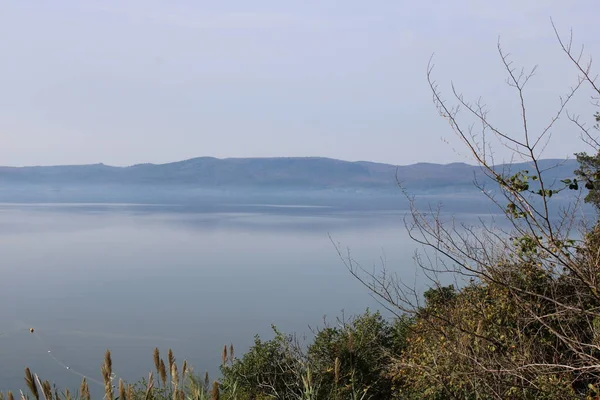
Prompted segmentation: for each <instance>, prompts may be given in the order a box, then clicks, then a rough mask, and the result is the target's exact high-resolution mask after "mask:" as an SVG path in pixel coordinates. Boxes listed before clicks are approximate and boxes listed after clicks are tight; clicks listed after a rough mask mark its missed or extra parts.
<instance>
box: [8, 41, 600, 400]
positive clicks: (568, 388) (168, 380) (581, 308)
mask: <svg viewBox="0 0 600 400" xmlns="http://www.w3.org/2000/svg"><path fill="white" fill-rule="evenodd" d="M555 31H556V30H555ZM557 38H558V41H559V44H560V46H561V47H562V49H563V51H564V52H565V54H566V55H567V57H568V58H569V59H570V60H572V61H573V63H574V65H575V67H576V69H577V71H578V72H579V76H578V79H577V81H576V83H575V85H574V86H573V87H572V88H571V89H570V90H569V92H568V93H567V94H566V95H565V96H564V97H563V98H562V99H561V101H560V103H559V106H558V110H557V112H556V113H555V114H554V115H553V116H551V118H550V121H549V123H548V124H547V125H546V127H544V128H543V129H542V131H541V132H538V134H537V135H534V134H533V133H532V130H531V128H530V124H529V121H528V117H527V108H526V102H525V98H526V95H525V94H526V91H525V87H526V84H527V82H528V81H529V80H530V78H531V77H532V76H533V72H532V73H531V74H524V73H518V72H516V70H515V69H514V68H513V67H512V63H511V61H510V60H509V59H508V57H507V55H506V54H505V53H504V52H503V50H502V48H501V47H500V46H498V50H499V53H500V56H501V60H502V62H503V64H504V66H505V67H506V72H507V74H508V82H509V85H510V86H511V87H512V88H514V90H515V93H516V95H517V98H518V99H519V102H520V104H521V109H522V115H521V119H522V132H521V133H520V134H515V135H508V134H505V133H503V132H502V131H500V130H499V129H498V128H496V126H495V124H494V123H493V122H492V121H491V120H490V119H489V118H488V114H487V111H486V109H485V107H484V106H483V105H482V103H476V104H471V103H468V102H467V101H466V100H464V98H463V96H462V95H460V94H458V93H457V92H456V91H454V95H455V98H456V100H457V101H458V104H459V105H460V106H461V107H462V108H463V109H465V110H467V111H468V114H469V115H470V116H473V117H474V118H475V120H476V122H478V123H479V125H480V126H481V127H482V128H481V129H482V130H481V132H480V134H476V133H475V132H474V130H473V129H471V128H468V129H464V128H463V124H461V123H460V122H459V119H458V112H457V111H458V109H457V108H451V107H450V106H448V105H447V103H446V101H444V100H443V99H442V97H441V94H440V91H439V90H438V87H437V85H436V83H435V82H434V81H433V80H432V78H431V77H432V69H431V68H430V69H429V71H428V78H429V83H430V86H431V89H432V93H433V96H434V101H435V103H436V105H437V107H438V110H439V111H440V114H441V115H442V116H443V117H444V118H446V119H447V120H448V121H449V123H450V126H451V127H452V129H453V130H454V132H455V133H456V134H457V135H458V137H459V138H460V139H461V140H462V141H463V142H464V144H465V145H466V147H467V148H468V149H469V150H470V152H471V154H472V155H473V157H474V159H475V160H476V161H477V163H478V165H479V166H480V167H481V171H482V173H483V174H484V175H485V176H486V177H487V178H489V180H488V182H489V181H493V182H495V187H494V188H495V189H497V190H496V191H495V192H492V191H488V190H487V188H486V187H485V185H484V184H482V183H481V182H477V181H476V182H475V185H476V186H478V187H479V188H480V189H481V190H482V192H483V193H484V195H486V196H488V197H489V199H490V200H491V201H492V202H493V203H494V204H496V205H497V206H498V207H499V209H500V210H502V212H503V213H504V219H505V222H508V223H509V224H510V227H511V228H510V230H505V229H503V228H501V227H500V226H498V225H496V224H495V223H494V222H493V221H492V222H487V221H485V220H482V221H481V224H480V225H479V226H467V225H458V224H456V223H455V222H453V221H446V220H444V219H443V218H442V216H441V214H440V213H439V212H436V211H438V210H433V212H432V210H428V211H427V212H421V211H420V210H418V209H417V207H416V206H415V205H414V204H415V203H414V202H412V203H411V204H412V205H413V207H412V209H411V211H412V212H411V215H410V218H408V219H407V221H406V222H407V227H408V229H409V232H410V233H411V237H412V238H413V239H414V240H416V241H417V242H418V243H420V244H422V245H423V246H424V251H423V253H422V255H421V256H420V257H417V262H418V265H419V266H420V268H421V269H422V271H423V272H424V273H425V274H426V276H427V277H429V279H430V280H431V282H430V283H431V284H430V285H429V287H430V288H429V289H428V290H427V291H425V292H424V293H419V292H418V290H416V288H413V287H409V286H408V285H406V284H405V283H404V282H402V281H401V280H399V279H398V278H396V275H394V274H393V273H391V272H390V271H389V270H386V267H385V266H384V267H383V269H382V270H380V271H375V272H372V271H370V270H366V269H364V268H362V267H361V266H360V265H358V264H357V263H356V262H355V261H354V260H353V259H352V258H351V256H350V255H349V254H348V255H345V253H342V252H341V251H340V250H339V247H337V248H338V251H339V253H340V256H341V257H342V260H343V261H344V262H345V264H346V266H347V268H348V269H349V271H350V272H351V273H352V274H353V275H354V276H355V277H356V278H357V279H358V280H359V281H360V282H362V283H363V284H364V285H365V286H366V287H367V288H369V290H371V291H372V293H373V294H374V296H376V297H377V298H378V299H379V300H380V301H381V304H382V306H384V307H385V308H386V309H387V310H388V311H390V312H392V313H394V314H395V315H396V317H395V318H394V319H392V320H386V319H385V318H383V317H382V316H381V315H380V314H379V313H372V312H370V311H368V310H367V312H366V313H364V314H363V315H359V316H356V317H354V318H350V319H340V320H338V321H337V322H338V323H337V324H335V326H325V327H323V328H322V329H320V330H318V331H316V332H315V335H314V339H313V340H312V341H311V342H310V343H308V344H304V343H302V342H301V341H300V340H298V338H296V337H295V336H294V335H287V334H284V333H282V332H280V331H279V330H278V329H277V328H276V327H273V331H274V338H273V339H271V340H268V341H263V340H262V339H261V338H259V337H256V338H255V342H254V345H253V346H252V347H251V348H250V349H249V351H248V352H247V353H246V354H244V355H243V356H242V357H241V358H236V357H235V356H234V354H233V347H229V348H228V347H225V348H224V349H223V363H222V366H221V372H222V378H221V379H219V380H218V381H215V382H213V383H212V384H210V381H209V380H208V378H207V377H205V378H204V379H200V378H199V377H197V376H196V375H194V374H193V372H192V370H191V368H190V367H189V366H187V364H186V362H185V361H184V362H183V364H182V365H181V367H178V365H177V363H176V362H175V358H174V357H173V354H172V352H169V354H168V358H167V362H166V363H165V362H164V361H163V359H162V358H161V357H160V354H159V351H158V349H157V350H155V353H154V369H155V371H153V373H150V375H149V376H148V379H147V380H145V381H143V382H142V383H138V384H135V385H130V384H126V383H124V382H122V381H119V384H118V387H114V388H113V385H112V362H111V359H110V353H109V352H107V353H106V357H105V362H104V365H103V367H102V376H103V378H104V383H105V398H106V399H114V398H119V399H120V400H125V399H138V398H144V399H146V400H149V399H157V400H158V399H160V400H162V399H165V400H166V399H173V400H178V399H248V400H250V399H256V400H258V399H304V400H309V399H353V400H358V399H431V400H437V399H440V400H441V399H473V400H474V399H547V400H552V399H600V251H599V249H600V224H599V223H598V220H597V216H594V217H593V218H592V220H591V221H586V220H585V219H583V218H582V217H581V215H580V214H579V213H578V212H579V211H580V207H581V201H580V199H581V198H582V197H583V195H584V194H585V195H586V197H585V201H587V202H588V203H590V204H593V205H594V206H596V208H598V209H600V195H599V194H598V193H599V192H598V182H600V146H599V145H598V142H597V141H596V139H595V138H594V136H593V132H594V130H593V129H590V130H588V129H587V128H586V126H585V124H583V123H581V122H580V121H579V119H578V118H576V117H574V116H573V115H571V114H569V113H567V112H566V106H567V104H568V102H569V101H570V99H571V98H572V97H573V96H574V95H575V93H576V92H577V91H578V90H580V89H581V88H583V87H586V86H587V87H589V88H590V89H591V90H592V91H593V92H594V93H595V95H597V96H600V90H599V88H598V87H597V86H596V83H595V81H594V79H593V78H592V76H591V63H588V64H583V61H582V59H581V56H580V55H576V54H574V53H573V51H572V47H571V43H572V41H571V40H569V41H563V40H562V39H561V37H560V36H559V35H558V33H557ZM597 98H598V97H596V99H597ZM563 114H566V115H567V116H568V117H569V118H570V119H571V121H573V122H574V123H575V125H576V126H577V127H579V128H580V129H581V130H582V132H583V138H584V140H585V141H586V142H587V143H588V144H590V145H591V146H592V148H593V151H594V154H595V155H593V156H589V155H588V154H587V153H579V154H577V159H578V161H579V163H580V166H581V167H580V169H578V170H577V171H573V176H565V177H564V179H562V180H561V181H558V182H552V181H548V180H547V179H546V178H547V174H546V168H543V167H542V166H541V163H540V162H539V156H540V154H541V152H542V151H543V147H544V143H545V142H546V140H547V139H548V138H549V135H550V132H551V130H552V129H553V127H554V125H555V123H556V122H557V121H558V119H559V118H560V117H561V116H562V115H563ZM595 118H596V121H597V122H598V121H599V120H600V116H599V115H598V114H596V117H595ZM468 126H473V125H468ZM595 128H596V129H598V125H596V126H595ZM492 141H496V142H497V143H499V144H500V145H502V146H505V147H506V148H507V149H509V150H510V151H511V152H512V154H514V155H515V156H518V157H520V158H521V159H525V160H526V161H527V163H528V165H529V166H530V167H529V169H524V170H518V171H511V170H510V169H508V168H502V169H499V168H497V164H496V163H495V162H494V160H493V154H494V153H493V152H491V151H490V149H489V148H490V143H491V142H492ZM403 190H404V192H405V193H407V192H406V190H405V188H403ZM568 193H572V194H573V193H575V194H576V196H571V198H572V199H573V200H572V202H571V203H570V204H569V206H568V207H564V208H560V209H557V208H556V207H554V203H553V201H554V200H555V199H556V197H558V196H560V195H564V194H568ZM407 197H408V198H409V199H410V196H408V195H407ZM444 277H448V278H451V279H452V280H453V281H454V284H451V285H449V284H443V283H442V282H444V279H446V278H444ZM154 372H155V373H156V377H157V378H155V375H154ZM25 381H26V383H27V386H28V387H29V389H30V390H29V391H30V392H31V396H32V397H34V398H35V399H36V400H39V399H40V398H41V397H43V398H44V399H45V400H50V399H58V398H66V399H70V398H71V397H78V398H83V399H89V397H90V396H89V388H88V387H87V383H86V382H85V380H84V381H83V382H82V385H81V388H80V390H79V391H78V393H77V394H73V395H72V394H70V393H69V392H64V393H57V391H56V390H55V389H53V388H52V387H51V385H50V383H49V382H47V381H43V382H42V381H41V380H40V379H39V378H38V377H37V376H36V375H34V374H32V373H31V371H29V370H28V369H27V370H26V377H25ZM113 391H114V392H113ZM28 396H29V395H25V394H21V397H22V398H29V397H28ZM6 397H7V398H8V399H11V400H12V398H13V395H12V394H10V393H8V394H7V395H6Z"/></svg>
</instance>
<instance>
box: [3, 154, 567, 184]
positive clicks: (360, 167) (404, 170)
mask: <svg viewBox="0 0 600 400" xmlns="http://www.w3.org/2000/svg"><path fill="white" fill-rule="evenodd" d="M558 163H562V164H561V165H559V166H557V167H555V168H551V169H549V170H547V171H545V172H544V175H545V176H546V179H550V180H555V179H564V178H569V177H572V176H573V171H574V170H575V169H576V168H577V166H578V164H577V162H576V161H575V160H554V159H548V160H541V161H540V165H541V166H542V168H549V167H550V166H553V165H556V164H558ZM507 167H509V168H510V170H511V171H513V172H516V171H518V170H523V169H530V170H531V166H530V165H528V164H525V163H520V164H513V165H511V166H507V165H500V166H498V168H507ZM397 178H398V180H399V181H400V182H401V183H402V184H403V185H406V186H407V187H408V188H413V189H415V190H435V189H450V188H464V189H467V188H473V181H474V179H477V180H478V181H481V182H484V181H485V177H484V175H483V174H482V171H481V169H480V168H479V167H477V166H473V165H469V164H465V163H451V164H434V163H417V164H412V165H405V166H394V165H390V164H383V163H375V162H369V161H356V162H350V161H342V160H336V159H331V158H321V157H305V158H283V157H282V158H226V159H218V158H213V157H198V158H193V159H189V160H184V161H178V162H172V163H167V164H137V165H132V166H129V167H114V166H108V165H104V164H92V165H65V166H48V167H45V166H43V167H0V185H9V184H19V185H28V184H36V185H37V184H42V185H54V186H58V187H62V186H71V185H81V184H85V185H95V184H103V185H107V184H109V185H120V184H125V185H152V186H163V185H175V186H181V185H183V186H189V187H196V188H207V189H210V188H272V189H276V188H278V187H282V188H283V187H285V188H303V189H311V188H312V189H343V188H354V189H377V190H385V189H396V186H397V185H396V184H397V181H396V179H397Z"/></svg>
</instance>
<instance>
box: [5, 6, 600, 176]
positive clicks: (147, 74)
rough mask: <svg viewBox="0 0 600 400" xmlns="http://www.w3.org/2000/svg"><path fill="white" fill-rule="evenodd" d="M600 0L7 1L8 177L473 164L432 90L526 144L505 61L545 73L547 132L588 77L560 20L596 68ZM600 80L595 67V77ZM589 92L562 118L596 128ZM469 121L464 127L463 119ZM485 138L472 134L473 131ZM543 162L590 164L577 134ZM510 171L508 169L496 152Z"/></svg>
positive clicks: (539, 106)
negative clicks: (191, 164)
mask: <svg viewBox="0 0 600 400" xmlns="http://www.w3.org/2000/svg"><path fill="white" fill-rule="evenodd" d="M596 6H597V5H596V4H595V2H594V1H591V0H575V1H564V0H560V1H554V0H544V1H540V0H519V1H516V0H507V1H502V2H499V1H495V2H487V1H480V0H455V1H452V2H449V1H445V0H443V1H442V0H440V1H433V0H422V1H401V0H372V1H363V0H361V1H358V0H345V1H343V2H341V1H330V0H286V1H281V0H253V1H247V0H243V1H242V0H229V1H222V2H216V1H210V2H209V1H200V0H165V1H158V0H52V1H48V0H45V1H42V0H19V1H11V0H4V1H0V51H1V54H2V56H1V58H0V60H1V62H0V165H10V166H23V165H56V164H63V165H64V164H92V163H105V164H109V165H123V166H124V165H132V164H136V163H145V162H152V163H165V162H171V161H178V160H183V159H188V158H193V157H199V156H212V157H219V158H225V157H296V156H300V157H304V156H321V157H332V158H338V159H343V160H350V161H358V160H367V161H376V162H385V163H391V164H396V165H406V164H412V163H416V162H436V163H449V162H457V161H458V162H471V158H470V157H469V154H468V153H467V152H466V151H465V147H464V145H462V144H461V143H460V141H458V139H457V138H456V135H455V134H454V133H453V132H452V130H451V128H450V126H449V125H448V123H447V121H446V120H444V119H443V118H441V117H440V116H439V115H438V113H437V110H436V107H435V106H434V104H433V102H432V94H431V89H430V88H429V86H428V83H427V79H426V71H427V65H428V62H429V60H430V57H431V56H432V55H434V59H433V60H434V64H435V68H434V71H433V76H434V78H435V80H436V82H437V83H438V84H439V87H440V90H441V91H442V95H443V96H444V98H446V99H447V100H448V101H449V102H450V103H449V104H452V101H453V98H452V96H451V90H450V88H451V86H450V84H451V83H453V84H454V85H455V87H456V88H457V90H458V91H459V92H460V93H462V94H464V96H465V98H466V99H468V100H477V99H478V98H480V97H481V98H483V99H484V102H485V104H486V105H487V107H488V108H489V110H490V114H489V115H490V118H492V120H493V121H494V122H495V123H496V124H497V125H498V126H499V127H500V128H501V129H503V130H505V131H506V132H508V133H510V134H514V135H516V136H517V137H519V135H522V134H523V132H522V127H521V125H520V114H519V113H520V111H519V110H520V109H519V102H518V100H519V99H518V94H517V93H516V92H515V91H514V89H512V88H510V87H509V86H508V85H507V84H506V81H505V80H506V77H507V75H506V71H505V70H504V69H503V68H504V67H503V65H502V63H501V60H500V57H499V55H498V49H497V43H498V39H499V38H500V42H501V44H502V47H503V49H505V50H506V51H507V52H509V53H510V54H511V56H510V57H511V60H512V61H513V62H514V66H515V67H517V68H521V67H524V68H527V69H530V68H531V67H533V66H535V65H537V66H538V69H537V72H536V75H535V77H534V78H533V79H532V80H531V81H530V83H529V84H528V87H527V90H526V92H525V99H526V102H527V106H528V117H529V120H530V121H531V123H530V128H531V130H532V132H533V133H532V134H535V133H537V132H539V131H540V129H542V127H543V126H545V124H546V123H547V122H548V121H549V119H550V118H551V116H552V115H553V113H554V110H556V109H557V106H558V105H559V96H561V95H564V94H565V93H566V92H567V91H568V89H569V87H570V86H571V85H573V84H574V83H575V82H576V79H577V71H575V69H574V67H573V66H572V65H571V64H570V63H569V61H568V60H567V58H566V56H565V55H564V54H563V53H562V52H561V50H560V47H559V45H558V42H557V40H556V37H555V35H554V31H553V29H552V25H551V23H550V18H551V17H552V18H553V20H554V22H555V24H556V25H557V27H558V29H559V30H560V31H561V33H563V34H564V35H568V33H569V30H570V29H573V33H574V43H575V44H576V45H577V46H580V45H582V44H585V46H586V47H585V51H586V54H591V55H593V54H600V43H599V42H598V40H597V38H598V37H600V25H598V24H597V23H596V18H594V16H595V14H594V12H593V10H594V9H595V8H596ZM598 67H599V68H600V65H599V66H598ZM590 95H591V92H590V91H589V90H583V91H582V92H580V95H579V96H577V97H576V98H574V99H573V102H572V103H571V104H570V105H569V106H568V110H569V111H570V112H572V113H576V114H580V115H581V117H582V120H584V121H586V122H588V123H589V124H591V123H593V121H592V114H593V112H594V108H593V107H592V106H591V104H590V103H591V102H590ZM461 121H463V120H461ZM472 122H473V120H472V119H469V118H468V116H467V115H464V122H463V123H464V124H465V126H469V124H471V123H472ZM476 128H477V126H475V129H476ZM552 134H553V136H552V140H551V141H550V143H549V144H548V146H547V147H546V148H545V150H544V153H543V154H540V156H541V157H542V158H563V157H569V156H570V157H572V155H573V153H575V152H578V151H582V150H588V149H587V148H586V147H585V145H584V144H583V143H582V142H581V140H580V139H579V132H578V131H577V129H576V128H575V127H574V126H573V124H570V123H568V121H566V119H563V120H561V121H559V124H558V125H556V128H555V129H554V130H553V132H552ZM494 151H495V152H497V154H498V157H504V158H507V157H510V154H509V152H508V151H506V150H503V148H502V147H498V148H497V149H495V150H494Z"/></svg>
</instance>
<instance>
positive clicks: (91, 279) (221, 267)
mask: <svg viewBox="0 0 600 400" xmlns="http://www.w3.org/2000/svg"><path fill="white" fill-rule="evenodd" d="M403 215H404V213H402V212H398V213H369V214H367V213H362V214H361V213H333V212H331V213H329V212H327V210H323V209H321V210H319V211H318V212H317V211H316V210H313V211H311V210H310V209H303V208H293V207H292V208H288V209H285V210H282V209H276V208H270V207H266V206H264V205H252V206H251V207H247V209H245V210H243V212H239V210H238V212H220V213H215V212H211V213H208V212H202V210H191V209H183V208H177V207H173V206H169V207H160V206H155V207H148V206H132V205H114V206H101V205H79V206H56V205H55V206H52V205H27V206H25V205H6V204H5V205H1V206H0V254H1V255H2V259H1V260H2V263H1V266H0V268H1V272H2V279H1V280H0V360H1V362H0V390H3V391H5V390H8V389H12V390H15V389H18V388H21V387H23V386H24V385H23V382H24V381H23V369H24V368H25V367H26V366H28V367H30V368H31V369H32V371H34V372H36V373H38V374H39V375H40V376H41V377H42V378H44V379H49V380H51V381H54V382H56V384H57V385H58V386H59V387H65V386H68V387H77V386H78V384H79V382H80V380H81V377H80V376H78V374H84V375H87V376H89V377H91V378H95V379H97V380H101V375H100V365H101V362H102V358H103V353H104V351H105V350H106V349H111V351H112V352H113V365H114V371H115V372H116V374H117V376H118V377H123V378H124V379H126V380H129V381H132V380H138V379H139V378H141V377H142V376H144V375H147V373H148V372H149V370H150V369H151V368H152V365H153V363H152V349H153V348H154V347H156V346H158V347H159V348H160V349H161V350H162V351H163V353H166V351H167V349H168V348H173V350H174V352H175V356H176V357H177V359H178V360H179V361H182V360H183V359H184V358H186V359H188V361H189V362H191V364H192V365H193V366H194V367H195V370H196V371H197V372H204V371H205V370H209V371H211V372H212V373H215V372H216V371H217V368H216V367H217V366H218V364H219V359H220V349H221V348H222V346H223V345H224V344H229V343H233V344H234V346H235V347H236V349H237V354H238V355H240V354H241V353H243V352H244V351H245V350H246V349H247V348H248V346H250V345H251V344H252V341H253V337H254V335H255V334H260V335H261V336H263V337H264V338H270V337H272V335H271V330H270V326H271V324H276V325H277V326H278V327H280V328H281V329H282V330H284V331H286V332H292V331H294V332H298V333H306V334H310V330H309V325H310V326H319V324H322V321H323V316H324V315H326V316H327V317H328V319H331V320H333V319H335V317H337V316H340V315H341V313H342V310H343V311H344V312H345V313H346V314H354V313H360V312H363V311H364V310H365V309H366V307H371V308H376V307H377V303H376V302H375V301H374V300H373V299H372V298H371V297H370V296H369V294H368V292H367V291H366V290H365V289H363V288H362V286H360V284H359V283H358V282H356V281H355V280H354V279H353V278H352V277H351V276H350V274H349V273H348V272H347V271H346V269H345V267H344V266H343V264H342V263H341V261H340V260H339V258H338V256H337V253H336V251H335V249H334V246H333V245H332V243H331V242H330V240H329V237H328V234H331V235H332V236H333V238H334V239H335V240H336V241H339V242H340V243H341V244H342V246H344V247H350V248H351V249H352V253H353V254H354V256H355V257H356V258H357V259H358V260H359V261H360V262H361V263H363V264H364V265H365V266H367V267H371V266H372V265H373V264H379V263H380V259H381V258H382V256H384V257H385V258H386V260H387V263H388V264H389V265H390V266H393V267H394V268H395V270H396V271H398V272H399V273H400V274H402V275H403V276H406V277H407V279H410V280H411V282H412V281H414V279H415V272H414V270H415V269H414V263H413V261H412V255H413V251H414V249H415V244H414V243H413V242H411V241H410V240H408V238H407V235H406V233H405V229H404V225H403V222H402V217H403ZM30 327H33V328H35V333H33V334H31V333H30V332H29V328H30ZM66 366H68V367H69V369H67V368H66ZM91 385H92V386H93V385H94V384H93V383H92V384H91ZM99 388H100V387H99V386H98V385H96V389H99Z"/></svg>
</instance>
